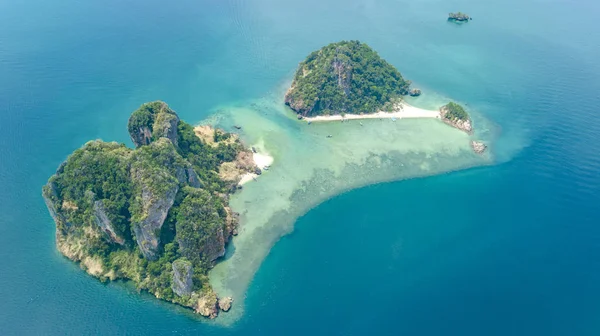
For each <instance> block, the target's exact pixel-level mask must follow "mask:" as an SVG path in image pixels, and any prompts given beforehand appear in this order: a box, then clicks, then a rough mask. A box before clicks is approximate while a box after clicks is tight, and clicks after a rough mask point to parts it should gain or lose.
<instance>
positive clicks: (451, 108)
mask: <svg viewBox="0 0 600 336" xmlns="http://www.w3.org/2000/svg"><path fill="white" fill-rule="evenodd" d="M442 109H443V110H444V111H445V112H446V114H445V116H444V117H445V118H446V119H448V120H452V121H456V120H469V114H468V113H467V111H465V109H464V108H463V107H462V106H460V105H458V104H457V103H453V102H450V103H448V104H446V105H444V106H443V107H442Z"/></svg>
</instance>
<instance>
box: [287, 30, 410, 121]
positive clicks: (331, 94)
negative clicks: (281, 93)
mask: <svg viewBox="0 0 600 336" xmlns="http://www.w3.org/2000/svg"><path fill="white" fill-rule="evenodd" d="M409 86H410V81H407V80H405V79H404V78H403V77H402V75H401V74H400V72H399V71H398V70H396V68H394V66H392V65H391V64H389V63H388V62H387V61H385V60H384V59H382V58H381V57H380V56H379V55H378V54H377V53H376V52H375V51H374V50H373V49H371V48H370V47H369V46H368V45H366V44H365V43H361V42H359V41H341V42H337V43H331V44H329V45H327V46H325V47H323V48H321V49H320V50H317V51H314V52H312V53H311V54H310V55H308V57H307V58H306V59H305V60H304V61H303V62H301V63H300V65H299V67H298V70H297V71H296V75H295V76H294V80H293V82H292V85H291V87H290V89H289V90H288V92H287V93H286V95H285V103H286V105H288V106H289V107H290V108H291V109H292V110H294V111H295V112H296V113H298V114H299V115H300V116H301V117H314V116H320V115H333V114H341V113H348V114H359V113H365V114H366V113H375V112H378V111H393V110H394V104H395V103H396V102H397V101H399V100H400V99H401V98H402V96H403V95H406V94H408V92H409V91H408V88H409Z"/></svg>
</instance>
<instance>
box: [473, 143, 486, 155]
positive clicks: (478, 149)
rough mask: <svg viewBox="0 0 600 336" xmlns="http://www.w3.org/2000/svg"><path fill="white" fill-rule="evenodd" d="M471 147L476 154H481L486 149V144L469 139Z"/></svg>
mask: <svg viewBox="0 0 600 336" xmlns="http://www.w3.org/2000/svg"><path fill="white" fill-rule="evenodd" d="M471 148H472V149H473V151H474V152H475V153H477V154H482V153H483V152H485V150H486V149H487V145H486V144H484V143H483V142H481V141H471Z"/></svg>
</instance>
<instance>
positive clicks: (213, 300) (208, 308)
mask: <svg viewBox="0 0 600 336" xmlns="http://www.w3.org/2000/svg"><path fill="white" fill-rule="evenodd" d="M217 300H218V299H217V295H216V294H215V293H213V292H210V293H205V294H204V295H202V296H200V298H199V299H198V301H197V302H196V313H198V314H200V315H202V316H206V317H208V318H215V317H217V315H218V314H219V309H218V307H217Z"/></svg>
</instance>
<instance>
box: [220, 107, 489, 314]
mask: <svg viewBox="0 0 600 336" xmlns="http://www.w3.org/2000/svg"><path fill="white" fill-rule="evenodd" d="M274 96H275V95H274ZM277 96H278V97H280V95H277ZM435 100H437V98H436V99H435ZM421 101H425V99H422V100H421ZM447 101H448V100H447V99H445V100H444V101H442V100H441V99H440V102H442V103H445V102H447ZM415 102H416V101H414V102H413V101H411V103H413V104H415ZM437 103H438V102H437V101H436V102H434V101H431V102H430V104H437ZM415 105H418V104H415ZM440 105H441V104H440ZM419 106H422V105H419ZM438 106H439V105H438ZM425 107H431V106H425ZM210 122H212V123H213V124H217V125H218V126H220V127H223V128H225V129H228V130H229V129H231V128H232V126H233V125H239V126H242V130H241V132H240V135H241V137H242V139H243V140H244V141H245V142H246V143H247V144H248V145H251V146H256V147H259V148H260V149H261V150H264V151H266V152H268V153H269V154H270V155H271V156H273V157H274V163H273V165H272V167H271V169H269V170H268V171H265V172H264V173H263V174H262V175H261V176H260V177H259V178H258V180H257V181H253V182H249V183H248V184H246V185H244V188H243V190H242V191H241V192H238V193H236V194H235V195H233V196H232V198H231V202H230V204H231V206H232V208H233V209H234V211H237V212H239V213H240V214H241V222H240V228H239V234H238V236H236V237H235V238H234V239H233V242H232V244H230V246H229V249H228V252H227V255H226V258H225V260H224V261H222V262H220V263H219V264H217V265H216V267H215V268H214V269H213V270H212V271H211V273H210V279H211V284H212V285H213V287H214V289H215V290H216V291H217V293H218V294H219V295H220V296H232V297H233V298H234V299H235V302H234V305H233V308H232V310H231V311H230V312H229V313H227V314H221V316H220V317H219V319H218V320H217V322H218V323H222V324H223V325H228V324H230V323H232V322H234V321H236V320H237V319H238V318H239V317H240V316H241V315H242V314H243V304H244V295H245V292H246V289H247V288H248V285H249V283H250V282H251V281H252V278H253V276H254V274H255V272H256V271H257V269H258V268H259V266H260V264H261V263H262V261H263V259H264V258H265V257H266V256H267V254H268V253H269V250H270V249H271V247H272V246H273V245H274V244H275V243H276V242H277V240H279V238H280V237H281V236H283V235H285V234H287V233H289V232H291V231H292V230H293V224H294V222H295V221H296V219H297V218H298V217H299V216H301V215H303V214H304V213H306V212H307V211H308V210H310V209H311V208H312V207H314V206H316V205H317V204H319V203H321V202H323V201H324V200H326V199H328V198H330V197H332V196H334V195H336V194H339V193H341V192H344V191H347V190H350V189H353V188H357V187H360V186H365V185H369V184H373V183H378V182H384V181H392V180H400V179H408V178H414V177H420V176H428V175H434V174H439V173H443V172H448V171H452V170H457V169H463V168H467V167H473V166H476V165H485V164H490V163H491V161H492V159H491V155H490V154H486V155H484V156H479V155H476V154H475V153H473V151H472V150H471V148H470V143H469V142H470V139H471V137H470V136H469V135H468V134H466V133H464V132H461V131H459V130H457V129H454V128H452V127H450V126H448V125H446V124H444V123H443V122H441V121H440V120H437V119H400V120H396V121H392V120H391V119H381V120H380V119H370V120H362V121H359V120H352V121H347V122H343V123H342V122H327V123H313V124H311V125H309V124H307V123H306V122H303V121H298V120H296V118H295V115H294V114H293V113H292V112H291V111H289V110H287V108H286V107H285V106H284V105H283V102H282V101H281V99H278V98H265V99H260V100H256V101H253V102H250V103H247V104H240V105H239V106H229V107H221V108H219V109H218V113H216V114H215V117H214V118H213V119H211V120H210ZM480 122H481V125H482V126H483V125H484V124H485V123H484V122H483V119H482V121H480ZM361 123H362V125H361ZM478 123H479V122H478ZM484 129H485V128H484ZM328 135H331V136H332V137H330V138H329V137H327V136H328ZM477 136H479V135H477ZM484 140H485V139H484Z"/></svg>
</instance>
